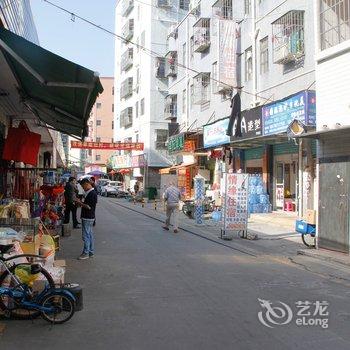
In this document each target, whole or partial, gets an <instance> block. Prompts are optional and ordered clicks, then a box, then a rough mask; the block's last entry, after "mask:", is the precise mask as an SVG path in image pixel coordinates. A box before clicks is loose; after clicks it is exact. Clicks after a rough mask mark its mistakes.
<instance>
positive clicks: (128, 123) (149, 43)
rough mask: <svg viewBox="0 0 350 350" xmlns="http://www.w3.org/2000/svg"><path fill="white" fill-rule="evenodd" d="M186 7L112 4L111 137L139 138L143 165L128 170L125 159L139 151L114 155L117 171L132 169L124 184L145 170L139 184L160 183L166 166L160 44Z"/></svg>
mask: <svg viewBox="0 0 350 350" xmlns="http://www.w3.org/2000/svg"><path fill="white" fill-rule="evenodd" d="M187 10H188V1H185V0H157V1H151V0H145V1H143V2H141V1H140V2H139V1H134V0H120V1H118V3H117V6H116V28H115V31H116V34H117V36H118V38H117V39H116V44H115V96H114V100H115V102H114V105H115V120H114V122H115V123H114V125H115V128H114V130H115V140H116V141H133V142H143V143H144V151H143V154H144V158H145V161H146V163H147V167H143V166H141V164H140V167H139V168H133V169H131V167H130V164H131V163H130V157H131V156H136V155H137V154H140V153H141V152H133V153H132V154H128V152H120V153H119V154H118V155H116V157H118V158H115V160H116V161H115V162H114V167H115V168H116V169H117V170H118V169H119V170H120V168H129V169H131V170H126V171H125V170H124V172H125V173H126V176H125V178H126V183H127V185H129V182H130V180H136V179H139V180H142V178H143V175H144V172H147V174H148V175H147V176H146V179H145V181H144V184H145V185H146V186H155V187H159V174H158V169H159V168H162V167H164V166H167V165H168V164H169V160H168V159H167V157H166V156H167V153H166V140H167V137H168V122H167V121H166V120H165V119H164V103H165V101H164V97H165V96H166V95H167V80H166V79H165V72H164V56H165V53H166V45H165V43H166V36H167V34H168V29H169V27H170V26H171V25H173V24H175V23H177V22H178V20H179V19H181V18H182V17H183V16H184V15H185V13H186V12H187ZM120 37H122V38H124V40H120ZM136 159H141V158H136ZM133 163H134V164H136V163H137V162H136V163H135V162H133ZM141 163H144V161H141ZM135 166H137V164H136V165H135ZM146 168H147V169H146Z"/></svg>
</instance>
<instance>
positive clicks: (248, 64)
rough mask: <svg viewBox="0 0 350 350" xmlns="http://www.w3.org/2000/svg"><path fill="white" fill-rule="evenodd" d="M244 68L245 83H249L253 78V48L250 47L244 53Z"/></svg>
mask: <svg viewBox="0 0 350 350" xmlns="http://www.w3.org/2000/svg"><path fill="white" fill-rule="evenodd" d="M244 66H245V75H244V76H245V81H249V80H251V79H252V77H253V57H252V47H249V48H248V49H247V50H245V52H244Z"/></svg>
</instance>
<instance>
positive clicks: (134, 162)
mask: <svg viewBox="0 0 350 350" xmlns="http://www.w3.org/2000/svg"><path fill="white" fill-rule="evenodd" d="M145 166H146V159H145V155H144V154H139V155H136V156H132V157H131V167H132V168H144V167H145Z"/></svg>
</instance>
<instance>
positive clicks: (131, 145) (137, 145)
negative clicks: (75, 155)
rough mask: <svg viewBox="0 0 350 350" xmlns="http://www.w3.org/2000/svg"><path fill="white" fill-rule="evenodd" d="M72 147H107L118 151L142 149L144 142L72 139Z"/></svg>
mask: <svg viewBox="0 0 350 350" xmlns="http://www.w3.org/2000/svg"><path fill="white" fill-rule="evenodd" d="M71 148H81V149H106V150H118V151H142V150H143V143H141V142H112V143H111V142H89V141H86V142H81V141H71Z"/></svg>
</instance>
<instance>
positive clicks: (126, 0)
mask: <svg viewBox="0 0 350 350" xmlns="http://www.w3.org/2000/svg"><path fill="white" fill-rule="evenodd" d="M133 8H134V0H123V1H122V4H121V15H122V16H123V17H126V16H127V15H128V14H129V13H130V12H131V10H132V9H133Z"/></svg>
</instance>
